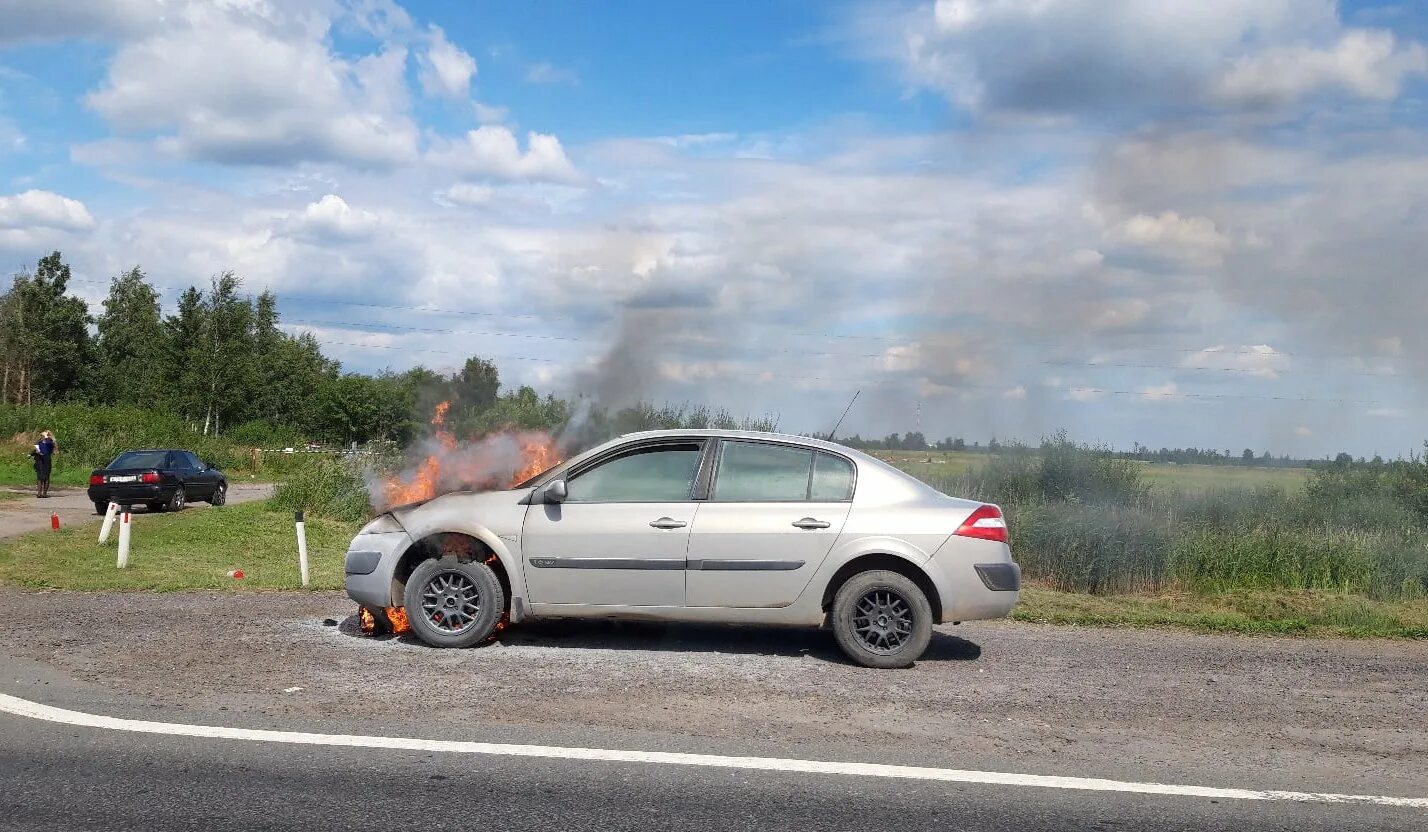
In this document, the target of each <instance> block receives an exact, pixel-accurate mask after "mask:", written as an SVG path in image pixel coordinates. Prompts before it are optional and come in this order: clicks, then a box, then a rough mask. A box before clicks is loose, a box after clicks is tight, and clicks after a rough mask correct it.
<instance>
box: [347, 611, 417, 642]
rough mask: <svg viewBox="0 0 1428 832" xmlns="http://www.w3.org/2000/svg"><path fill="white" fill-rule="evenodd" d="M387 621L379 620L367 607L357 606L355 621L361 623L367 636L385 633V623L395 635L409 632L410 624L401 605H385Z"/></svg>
mask: <svg viewBox="0 0 1428 832" xmlns="http://www.w3.org/2000/svg"><path fill="white" fill-rule="evenodd" d="M383 612H385V613H386V616H387V621H386V622H379V621H378V619H377V616H376V615H375V614H373V612H372V611H371V610H370V609H368V608H367V607H358V608H357V621H358V623H360V624H361V625H362V632H363V633H365V634H366V635H369V636H381V635H386V634H387V633H386V629H387V626H386V625H387V624H388V623H390V624H391V632H392V633H394V634H396V635H399V636H400V635H405V634H406V633H409V632H411V629H412V627H411V624H410V623H409V622H408V621H407V611H406V610H404V609H402V608H401V607H387V608H386V609H385V610H383Z"/></svg>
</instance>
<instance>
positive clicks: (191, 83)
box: [85, 4, 418, 165]
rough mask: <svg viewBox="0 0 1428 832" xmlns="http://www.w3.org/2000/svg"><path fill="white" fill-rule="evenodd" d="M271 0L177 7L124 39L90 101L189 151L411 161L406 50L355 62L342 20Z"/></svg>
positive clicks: (128, 128)
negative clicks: (343, 49) (333, 32)
mask: <svg viewBox="0 0 1428 832" xmlns="http://www.w3.org/2000/svg"><path fill="white" fill-rule="evenodd" d="M307 12H308V10H304V9H302V8H301V7H291V6H282V7H278V6H272V5H267V4H249V5H237V4H227V5H219V6H209V5H198V4H195V5H185V6H181V7H178V8H177V9H176V10H174V12H173V13H172V14H171V16H170V18H169V19H167V20H166V21H165V25H164V26H163V27H162V28H161V29H158V30H156V31H153V32H151V33H149V34H147V35H145V36H142V37H140V38H138V39H136V40H133V41H130V42H128V43H125V44H124V45H122V46H121V47H120V48H119V51H118V52H117V53H116V54H115V56H114V58H113V61H112V62H111V64H110V66H109V73H108V77H107V78H106V80H105V81H104V83H103V84H102V85H101V86H100V88H99V89H98V90H96V91H94V92H93V93H91V94H89V95H88V96H87V97H86V99H85V101H86V103H87V104H88V105H89V106H90V107H91V108H92V109H94V111H95V112H97V113H99V114H100V115H101V116H103V117H104V118H105V120H107V121H108V122H109V123H110V124H111V125H112V126H113V127H114V128H115V129H116V130H118V131H120V132H122V133H127V134H133V135H139V136H154V137H156V138H157V141H158V145H159V147H160V148H162V149H164V150H167V151H169V152H170V153H172V154H174V155H176V156H179V157H181V158H186V159H197V160H204V161H216V162H222V163H231V164H266V165H279V164H291V163H295V162H302V161H329V160H333V161H343V162H350V163H354V164H365V165H374V164H376V165H381V164H392V163H396V162H401V161H403V160H407V159H411V158H413V157H414V156H415V154H416V147H417V135H418V131H417V129H416V126H415V124H414V123H413V122H412V120H411V118H410V117H409V116H408V115H407V113H406V112H405V109H406V102H405V92H404V90H405V85H404V81H403V80H402V75H403V73H404V71H405V62H406V52H405V50H404V49H402V48H400V47H389V48H388V49H386V50H385V51H382V52H378V53H373V54H370V55H366V56H364V57H362V58H359V59H357V60H348V59H345V58H342V57H339V56H338V55H336V54H334V52H333V51H332V49H331V47H330V44H329V43H328V42H327V40H326V35H327V32H328V31H329V29H330V27H331V25H332V22H333V21H332V20H330V19H328V18H324V17H322V16H320V15H317V14H315V13H307Z"/></svg>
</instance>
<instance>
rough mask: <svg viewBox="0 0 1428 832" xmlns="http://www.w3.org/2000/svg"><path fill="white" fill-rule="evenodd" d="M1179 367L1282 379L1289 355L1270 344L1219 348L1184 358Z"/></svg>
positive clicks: (1208, 348)
mask: <svg viewBox="0 0 1428 832" xmlns="http://www.w3.org/2000/svg"><path fill="white" fill-rule="evenodd" d="M1180 366H1181V367H1184V368H1186V369H1222V370H1233V371H1236V372H1243V373H1245V374H1246V375H1251V376H1258V377H1260V378H1279V373H1280V372H1282V371H1284V370H1287V369H1289V356H1287V355H1285V354H1284V353H1282V352H1278V351H1277V350H1275V349H1274V347H1271V346H1269V345H1268V344H1253V345H1248V346H1243V347H1226V346H1223V345H1217V346H1213V347H1206V348H1205V349H1203V350H1199V351H1197V352H1194V353H1191V354H1190V355H1187V356H1185V358H1184V359H1183V360H1182V361H1181V362H1180Z"/></svg>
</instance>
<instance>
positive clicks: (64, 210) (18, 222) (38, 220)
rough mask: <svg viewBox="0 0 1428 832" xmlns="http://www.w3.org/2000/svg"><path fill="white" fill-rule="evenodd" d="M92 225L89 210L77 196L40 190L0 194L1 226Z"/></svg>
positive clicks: (63, 228)
mask: <svg viewBox="0 0 1428 832" xmlns="http://www.w3.org/2000/svg"><path fill="white" fill-rule="evenodd" d="M93 227H94V218H93V217H91V216H90V215H89V209H88V208H85V207H84V203H83V202H80V201H79V200H77V199H70V198H69V197H65V196H60V195H59V194H56V193H52V192H50V191H39V190H30V191H25V192H24V193H20V194H15V195H13V196H0V228H6V229H16V230H24V229H33V228H50V229H58V230H61V231H84V230H86V229H89V228H93Z"/></svg>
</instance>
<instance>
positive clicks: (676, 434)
mask: <svg viewBox="0 0 1428 832" xmlns="http://www.w3.org/2000/svg"><path fill="white" fill-rule="evenodd" d="M665 437H668V438H671V439H682V438H689V437H718V438H721V439H758V440H763V441H766V442H787V443H789V444H792V445H804V446H806V447H809V448H819V449H821V450H825V451H833V452H835V453H840V454H858V452H857V451H855V450H854V449H852V448H849V447H848V446H847V445H839V444H838V443H837V442H829V441H828V440H826V439H814V438H813V437H811V436H800V435H799V434H796V433H771V432H768V431H761V430H720V429H716V428H698V429H689V430H644V431H639V432H636V433H627V434H624V435H623V436H620V437H619V438H618V439H617V440H616V441H618V442H626V441H631V440H635V441H638V440H640V439H662V438H665ZM859 455H860V456H861V454H859Z"/></svg>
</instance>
